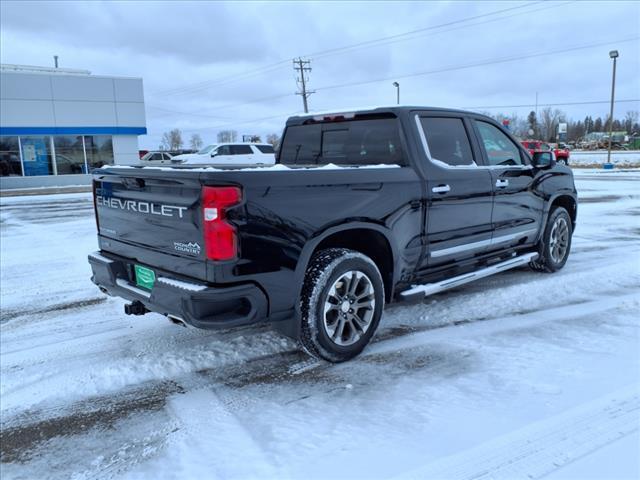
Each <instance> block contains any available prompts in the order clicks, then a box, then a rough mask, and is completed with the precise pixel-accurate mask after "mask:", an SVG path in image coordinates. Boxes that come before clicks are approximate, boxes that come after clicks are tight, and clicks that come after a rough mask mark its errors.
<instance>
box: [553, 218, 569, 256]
mask: <svg viewBox="0 0 640 480" xmlns="http://www.w3.org/2000/svg"><path fill="white" fill-rule="evenodd" d="M568 247H569V225H567V220H566V219H565V218H562V217H558V218H557V219H556V221H555V222H554V223H553V227H551V235H550V236H549V254H550V255H551V260H553V261H554V262H555V263H560V262H562V260H564V257H565V255H566V254H567V250H568Z"/></svg>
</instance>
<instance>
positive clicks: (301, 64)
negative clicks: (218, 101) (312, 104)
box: [293, 58, 316, 113]
mask: <svg viewBox="0 0 640 480" xmlns="http://www.w3.org/2000/svg"><path fill="white" fill-rule="evenodd" d="M310 65H311V60H303V59H302V58H298V59H294V60H293V69H294V70H295V71H296V72H299V74H300V76H299V77H298V78H296V82H297V83H298V85H299V86H300V89H301V90H302V91H300V92H296V95H300V96H302V105H303V106H304V113H309V105H308V104H307V98H309V95H311V94H312V93H316V92H315V91H308V90H307V82H308V81H309V78H308V77H306V76H305V73H306V72H310V71H311V66H310Z"/></svg>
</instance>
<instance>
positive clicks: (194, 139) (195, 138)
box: [189, 133, 203, 150]
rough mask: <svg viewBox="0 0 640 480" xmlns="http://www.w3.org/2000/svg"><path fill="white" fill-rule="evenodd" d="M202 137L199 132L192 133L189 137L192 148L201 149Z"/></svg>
mask: <svg viewBox="0 0 640 480" xmlns="http://www.w3.org/2000/svg"><path fill="white" fill-rule="evenodd" d="M202 144H203V142H202V137H201V136H200V135H199V134H198V133H194V134H193V135H191V138H190V139H189V146H190V147H191V149H192V150H200V149H201V148H202Z"/></svg>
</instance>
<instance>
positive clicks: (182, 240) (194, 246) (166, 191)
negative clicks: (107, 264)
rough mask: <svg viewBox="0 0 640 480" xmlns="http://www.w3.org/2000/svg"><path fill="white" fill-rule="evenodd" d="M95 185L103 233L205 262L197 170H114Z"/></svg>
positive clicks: (109, 237) (100, 230)
mask: <svg viewBox="0 0 640 480" xmlns="http://www.w3.org/2000/svg"><path fill="white" fill-rule="evenodd" d="M163 174H164V175H163ZM94 189H95V202H96V214H97V220H98V229H99V234H100V236H101V237H105V238H108V239H113V240H117V241H118V242H125V243H127V244H129V245H132V246H140V247H144V248H145V249H151V250H153V251H155V252H157V253H164V254H167V255H171V256H173V257H176V256H177V257H186V258H189V259H190V260H201V261H202V262H203V264H204V263H205V254H204V248H203V240H202V230H201V224H202V215H201V212H200V194H201V184H200V180H199V175H198V174H197V173H195V172H193V173H190V172H180V173H179V174H172V175H171V176H170V177H169V176H167V175H166V172H162V171H153V170H147V169H144V170H142V169H132V168H130V169H117V170H116V169H113V170H109V171H108V173H106V174H102V175H97V176H94Z"/></svg>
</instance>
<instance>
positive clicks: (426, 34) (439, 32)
mask: <svg viewBox="0 0 640 480" xmlns="http://www.w3.org/2000/svg"><path fill="white" fill-rule="evenodd" d="M576 1H577V0H571V1H567V2H563V3H555V2H553V5H547V6H543V7H541V8H536V9H532V10H527V11H526V12H517V13H512V14H511V15H503V16H501V17H498V18H492V19H489V20H484V21H482V22H474V23H471V24H467V25H461V26H459V27H455V28H447V29H445V30H440V31H435V32H431V31H428V32H424V33H422V34H420V35H415V36H413V37H411V38H397V39H392V40H389V41H384V42H380V43H373V41H372V44H371V45H364V46H362V47H358V48H357V49H361V48H362V49H365V48H372V47H379V46H383V45H391V44H394V43H399V42H406V41H411V40H416V39H419V38H425V37H431V36H434V35H440V34H442V33H449V32H454V31H457V30H462V29H467V28H470V27H477V26H478V25H486V24H488V23H493V22H499V21H502V20H506V19H507V18H511V17H517V16H519V15H524V14H530V13H536V12H541V11H543V10H548V9H550V8H558V7H562V6H565V5H568V4H570V3H575V2H576ZM534 3H540V2H534ZM543 3H551V2H550V1H549V0H545V1H544V2H543ZM530 5H532V4H529V5H525V6H530ZM347 48H349V47H345V50H344V51H341V52H335V53H332V54H330V55H339V54H342V53H351V52H352V51H353V50H356V48H354V49H352V50H347ZM328 56H329V55H322V54H319V55H315V56H314V61H315V60H322V59H323V58H326V57H328Z"/></svg>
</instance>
